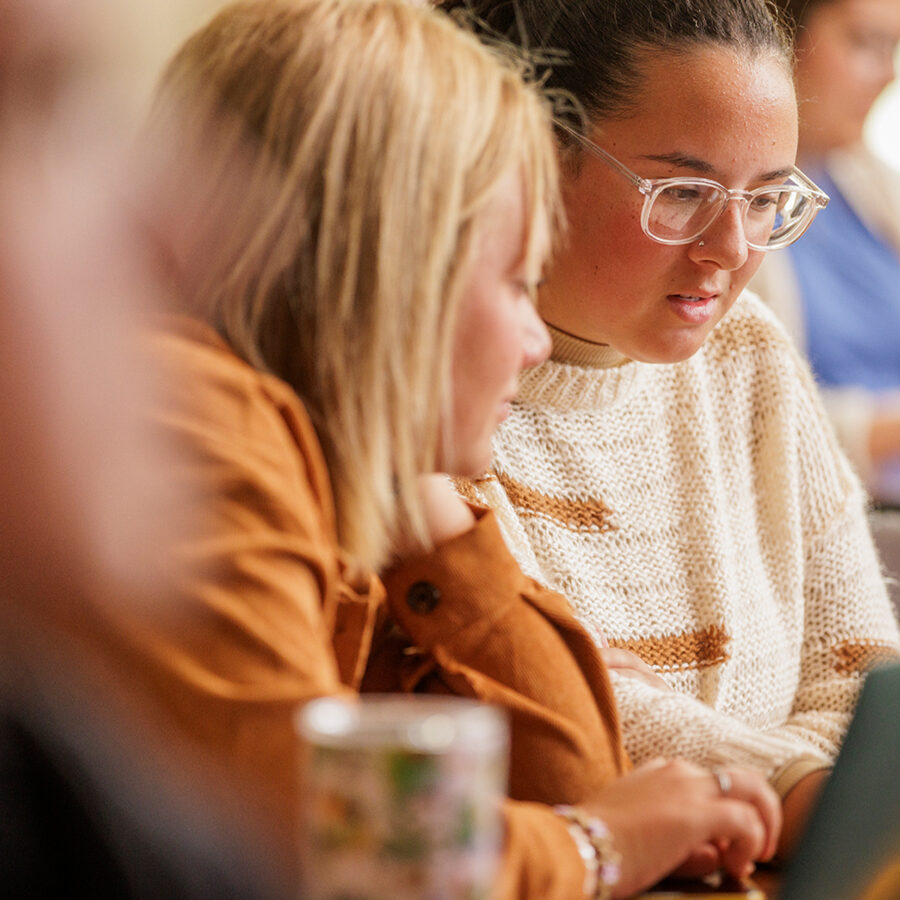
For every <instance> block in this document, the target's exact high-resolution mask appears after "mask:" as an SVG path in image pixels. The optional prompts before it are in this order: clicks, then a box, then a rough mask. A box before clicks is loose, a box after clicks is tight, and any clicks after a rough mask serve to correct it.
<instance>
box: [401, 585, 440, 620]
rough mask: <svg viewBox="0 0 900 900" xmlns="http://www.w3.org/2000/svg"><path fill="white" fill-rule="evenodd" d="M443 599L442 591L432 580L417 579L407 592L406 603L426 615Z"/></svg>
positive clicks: (413, 609) (414, 610) (415, 610)
mask: <svg viewBox="0 0 900 900" xmlns="http://www.w3.org/2000/svg"><path fill="white" fill-rule="evenodd" d="M440 601H441V592H440V591H439V590H438V589H437V588H436V587H435V586H434V585H433V584H432V583H431V582H430V581H417V582H416V583H415V584H413V585H411V586H410V588H409V590H408V591H407V592H406V604H407V606H409V608H410V609H411V610H412V611H413V612H417V613H420V614H422V615H425V614H426V613H430V612H432V611H433V610H434V608H435V607H436V606H437V605H438V603H440Z"/></svg>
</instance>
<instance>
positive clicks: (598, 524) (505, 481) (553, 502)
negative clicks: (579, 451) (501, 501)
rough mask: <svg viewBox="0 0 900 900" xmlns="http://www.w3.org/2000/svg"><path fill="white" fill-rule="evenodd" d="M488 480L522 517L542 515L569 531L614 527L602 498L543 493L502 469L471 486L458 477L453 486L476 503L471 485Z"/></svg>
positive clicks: (604, 529) (598, 529) (609, 510)
mask: <svg viewBox="0 0 900 900" xmlns="http://www.w3.org/2000/svg"><path fill="white" fill-rule="evenodd" d="M490 481H497V482H499V483H500V486H501V487H502V488H503V490H504V491H506V494H507V496H508V497H509V501H510V503H512V505H513V506H514V507H515V508H516V511H517V512H518V513H519V515H520V516H522V517H526V518H527V517H535V516H546V517H548V518H550V519H555V520H556V521H557V522H559V523H560V524H561V525H563V526H564V527H565V528H568V529H570V530H572V531H589V530H597V531H601V532H605V531H615V529H616V525H615V524H614V523H613V522H612V521H611V517H612V514H613V511H612V510H611V509H610V508H609V507H608V506H607V505H606V504H605V503H604V502H603V501H602V500H600V499H597V498H595V497H588V498H587V499H585V500H568V499H566V498H565V497H554V496H551V495H550V494H543V493H541V492H540V491H536V490H534V489H533V488H530V487H528V486H527V485H525V484H522V483H521V482H518V481H516V480H515V479H514V478H510V477H509V476H508V475H504V474H503V473H502V472H494V471H491V472H490V473H489V474H487V475H485V476H484V477H483V478H479V479H477V480H476V481H475V482H474V485H473V483H471V482H468V481H465V480H463V479H458V480H457V481H456V488H457V490H458V491H459V493H460V494H461V495H462V496H463V497H465V498H466V499H467V500H469V501H471V502H472V503H479V502H480V501H479V498H478V497H477V495H476V493H475V487H474V486H475V485H478V484H485V483H487V482H490Z"/></svg>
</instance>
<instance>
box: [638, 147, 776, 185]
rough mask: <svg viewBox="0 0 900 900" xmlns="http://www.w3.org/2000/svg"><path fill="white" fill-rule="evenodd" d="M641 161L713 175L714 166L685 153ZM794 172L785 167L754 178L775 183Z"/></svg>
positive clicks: (649, 155)
mask: <svg viewBox="0 0 900 900" xmlns="http://www.w3.org/2000/svg"><path fill="white" fill-rule="evenodd" d="M641 159H648V160H653V161H654V162H663V163H668V164H669V165H672V166H677V167H678V168H680V169H691V170H692V171H694V172H699V173H701V174H702V175H714V174H715V171H716V170H715V166H713V165H712V163H710V162H707V161H706V160H705V159H700V158H699V157H696V156H689V155H688V154H686V153H647V154H645V155H644V156H642V157H641ZM793 171H794V167H793V166H786V167H785V168H782V169H773V170H772V171H770V172H762V173H760V174H759V175H758V176H757V177H756V181H775V180H777V179H779V178H787V177H788V175H790V174H791V173H792V172H793Z"/></svg>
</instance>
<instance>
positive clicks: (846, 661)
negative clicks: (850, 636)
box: [831, 641, 898, 675]
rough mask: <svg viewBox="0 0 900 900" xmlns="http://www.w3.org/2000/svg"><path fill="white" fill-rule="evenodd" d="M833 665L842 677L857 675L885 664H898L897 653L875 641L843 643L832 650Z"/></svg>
mask: <svg viewBox="0 0 900 900" xmlns="http://www.w3.org/2000/svg"><path fill="white" fill-rule="evenodd" d="M831 652H832V653H833V654H834V657H835V658H834V659H833V660H832V665H833V666H834V668H835V671H836V672H838V673H840V674H841V675H857V674H860V673H862V672H866V671H868V670H869V669H871V668H872V666H875V665H878V663H883V662H897V659H898V657H897V651H896V650H895V649H894V648H893V647H891V646H889V645H887V644H879V643H876V642H875V641H860V642H854V641H842V642H841V643H840V644H838V645H837V646H835V647H832V648H831Z"/></svg>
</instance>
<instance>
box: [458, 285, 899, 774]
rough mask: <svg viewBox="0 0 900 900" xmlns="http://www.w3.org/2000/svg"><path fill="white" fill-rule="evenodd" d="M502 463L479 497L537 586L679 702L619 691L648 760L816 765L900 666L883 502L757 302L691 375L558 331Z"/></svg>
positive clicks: (739, 312)
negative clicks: (879, 548)
mask: <svg viewBox="0 0 900 900" xmlns="http://www.w3.org/2000/svg"><path fill="white" fill-rule="evenodd" d="M572 360H577V364H576V363H573V362H572ZM495 450H496V455H495V461H494V464H493V467H492V470H491V472H490V473H489V474H488V475H487V476H486V477H485V478H483V479H479V480H478V481H476V482H474V483H465V484H463V485H461V489H462V490H463V493H466V494H468V496H469V497H470V498H471V499H474V500H476V501H477V502H480V503H483V504H485V505H487V506H490V507H493V508H494V509H495V510H496V511H497V515H498V518H499V521H500V523H501V527H502V529H503V531H504V535H505V537H506V540H507V541H508V543H509V545H510V547H511V548H512V551H513V554H514V555H515V556H516V558H517V559H518V561H519V563H520V565H521V566H522V567H523V569H524V570H525V571H526V572H527V573H528V574H530V575H532V576H533V577H534V578H536V579H537V580H539V581H541V582H543V583H545V584H546V585H548V586H550V587H552V588H554V589H555V590H557V591H559V592H560V593H562V594H563V595H564V596H566V597H568V598H569V600H570V602H571V603H572V605H573V607H574V609H575V611H576V613H577V615H578V617H579V618H580V620H581V621H582V623H583V624H584V625H585V627H586V628H587V629H588V631H590V632H591V633H592V634H593V635H594V636H595V639H599V636H600V635H601V634H604V635H605V636H606V637H607V639H608V640H609V643H610V644H611V645H612V646H615V647H624V648H627V649H629V650H633V651H634V652H636V653H637V654H638V655H640V656H641V657H642V658H643V659H644V660H645V661H646V662H648V663H649V664H650V665H651V666H653V668H654V669H655V670H656V671H657V672H658V673H660V674H661V675H662V676H663V677H664V678H665V680H666V681H667V682H668V683H669V684H670V685H671V686H672V688H673V689H674V690H673V691H672V692H663V691H661V690H658V689H654V688H651V687H649V686H647V685H645V684H643V683H641V682H638V681H636V680H634V679H631V678H626V677H615V678H614V682H615V689H616V697H617V701H618V703H619V706H620V714H621V721H622V726H623V730H624V736H625V743H626V747H627V749H628V752H629V754H630V755H631V757H632V759H633V760H634V761H635V762H636V763H638V762H641V761H642V760H646V759H649V758H652V757H655V756H659V755H664V756H681V757H685V758H687V759H690V760H693V761H695V762H699V763H701V764H704V765H714V764H729V763H731V764H741V765H747V766H751V767H753V768H756V769H758V770H759V771H762V772H763V773H765V774H766V775H767V776H768V777H770V778H772V779H773V780H774V779H776V778H777V777H778V776H779V773H781V772H783V771H784V770H785V767H788V766H791V765H796V762H797V761H798V759H800V758H802V757H808V758H809V759H810V760H811V761H812V762H813V764H814V765H815V764H816V761H818V762H817V764H819V765H821V764H825V763H827V762H829V761H832V760H833V758H834V756H835V755H836V752H837V750H838V747H839V744H840V741H841V739H842V737H843V735H844V732H845V729H846V727H847V724H848V722H849V718H850V715H851V712H852V708H853V705H854V702H855V700H856V696H857V693H858V690H859V687H860V683H861V677H862V673H863V672H864V670H865V669H866V668H867V667H868V666H870V665H871V664H872V663H873V662H876V661H878V660H879V659H882V658H886V657H896V656H898V655H900V642H898V631H897V624H896V622H895V620H894V618H893V613H892V611H891V607H890V604H889V601H888V598H887V594H886V590H885V585H884V582H883V579H882V576H881V572H880V567H879V562H878V559H877V556H876V553H875V550H874V548H873V545H872V541H871V537H870V535H869V531H868V525H867V523H866V518H865V503H866V497H865V494H864V492H863V490H862V488H861V487H860V484H859V481H858V479H857V477H856V476H855V474H854V473H853V471H852V470H851V468H850V466H849V464H848V463H847V461H846V459H845V457H844V456H843V454H842V452H841V451H840V450H839V449H838V445H837V443H836V440H835V437H834V434H833V432H832V429H831V427H830V425H829V424H828V423H827V421H826V418H825V416H824V413H823V411H822V408H821V404H820V401H819V397H818V395H817V392H816V389H815V387H814V385H813V383H812V379H811V377H810V375H809V372H808V369H807V366H806V364H805V363H804V362H803V361H802V360H801V358H800V357H799V355H798V354H797V353H796V351H795V350H794V348H793V346H792V344H791V343H790V340H789V339H788V338H787V336H786V335H785V334H784V332H783V331H782V329H781V326H780V325H779V324H778V323H777V322H776V321H775V319H774V317H773V315H772V313H771V312H770V311H769V310H767V309H766V308H765V307H764V306H763V305H762V303H761V302H760V301H759V300H758V299H757V298H756V297H755V296H754V295H752V294H749V293H745V294H744V295H743V296H742V297H741V298H739V300H738V301H737V302H736V303H735V306H734V308H733V309H732V310H731V311H730V313H729V314H728V315H727V316H726V317H725V318H724V319H723V321H722V322H721V323H720V324H719V326H718V327H717V328H716V329H715V331H714V332H713V334H712V335H711V336H710V338H709V339H708V340H707V341H706V343H705V344H704V346H703V347H702V348H701V350H700V351H699V352H698V353H696V354H695V355H694V356H693V357H692V358H691V359H689V360H686V361H684V362H681V363H676V364H671V365H650V364H644V363H638V362H632V361H628V360H625V359H623V358H621V357H615V354H611V353H610V350H609V348H605V347H597V346H596V345H591V344H588V343H586V342H582V341H578V340H576V339H573V338H571V337H568V336H566V335H562V334H561V333H555V334H554V354H553V358H552V359H551V360H550V361H548V362H546V363H544V364H543V365H541V366H539V367H538V368H536V369H533V370H531V371H529V372H527V373H525V374H524V376H523V378H522V384H521V389H520V394H519V398H518V400H517V402H516V404H515V406H514V409H513V412H512V414H511V416H510V417H509V418H508V419H507V421H506V422H505V423H504V424H503V426H502V427H501V429H500V430H499V432H498V434H497V437H496V440H495Z"/></svg>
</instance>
